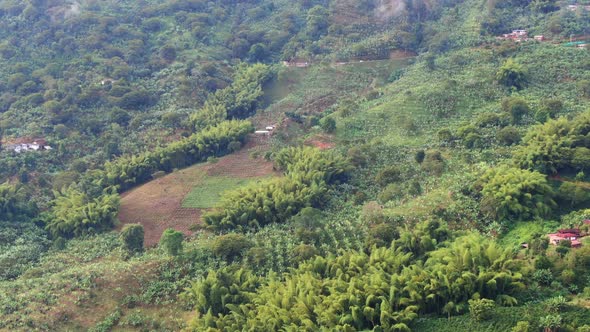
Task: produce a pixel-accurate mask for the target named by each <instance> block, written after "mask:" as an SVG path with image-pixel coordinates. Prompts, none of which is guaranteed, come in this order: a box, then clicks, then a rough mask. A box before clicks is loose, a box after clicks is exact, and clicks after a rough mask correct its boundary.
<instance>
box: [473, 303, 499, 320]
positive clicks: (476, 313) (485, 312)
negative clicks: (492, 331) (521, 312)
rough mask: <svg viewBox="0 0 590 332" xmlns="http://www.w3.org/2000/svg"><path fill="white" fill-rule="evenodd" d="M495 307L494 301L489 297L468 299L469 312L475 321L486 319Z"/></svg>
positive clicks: (490, 316) (490, 315)
mask: <svg viewBox="0 0 590 332" xmlns="http://www.w3.org/2000/svg"><path fill="white" fill-rule="evenodd" d="M494 308H496V303H495V302H494V301H492V300H490V299H478V300H469V313H470V314H471V317H472V318H473V319H475V320H476V321H482V320H488V319H490V318H492V314H493V312H494Z"/></svg>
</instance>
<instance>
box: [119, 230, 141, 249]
mask: <svg viewBox="0 0 590 332" xmlns="http://www.w3.org/2000/svg"><path fill="white" fill-rule="evenodd" d="M119 238H120V239H121V245H122V247H123V249H124V250H125V251H126V252H127V253H128V254H134V253H138V252H142V251H143V238H144V231H143V226H142V225H141V224H127V225H125V226H124V227H123V229H122V230H121V234H120V235H119Z"/></svg>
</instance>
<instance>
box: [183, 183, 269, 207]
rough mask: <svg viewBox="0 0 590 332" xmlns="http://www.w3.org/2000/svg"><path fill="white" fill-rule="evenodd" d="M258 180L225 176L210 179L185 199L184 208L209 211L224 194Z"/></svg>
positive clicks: (199, 185) (200, 184) (196, 187)
mask: <svg viewBox="0 0 590 332" xmlns="http://www.w3.org/2000/svg"><path fill="white" fill-rule="evenodd" d="M254 179H257V178H251V179H241V178H232V177H225V176H216V177H208V178H206V179H204V180H203V181H202V182H201V183H199V184H198V185H197V186H195V188H194V189H193V190H192V191H191V192H190V193H189V194H188V195H187V196H186V197H185V198H184V201H183V202H182V207H183V208H197V209H207V208H211V207H214V206H215V205H216V204H217V203H218V202H219V200H220V198H221V195H222V194H223V192H225V191H227V190H231V189H235V188H237V187H240V186H243V185H246V184H248V183H250V182H252V181H254Z"/></svg>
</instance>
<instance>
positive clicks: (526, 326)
mask: <svg viewBox="0 0 590 332" xmlns="http://www.w3.org/2000/svg"><path fill="white" fill-rule="evenodd" d="M511 331H512V332H530V331H531V324H530V323H529V322H527V321H520V322H518V323H516V326H515V327H513V328H512V330H511Z"/></svg>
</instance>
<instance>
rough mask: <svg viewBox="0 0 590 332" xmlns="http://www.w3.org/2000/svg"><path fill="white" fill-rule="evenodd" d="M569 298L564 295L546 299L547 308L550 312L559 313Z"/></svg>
mask: <svg viewBox="0 0 590 332" xmlns="http://www.w3.org/2000/svg"><path fill="white" fill-rule="evenodd" d="M566 304H567V300H566V299H565V297H563V296H556V297H552V298H550V299H548V300H546V301H545V308H546V310H547V311H548V312H551V313H559V312H560V311H562V310H563V308H565V306H566Z"/></svg>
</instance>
